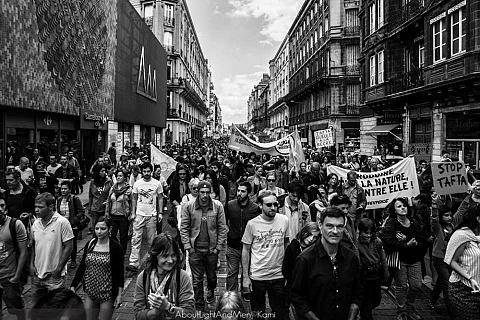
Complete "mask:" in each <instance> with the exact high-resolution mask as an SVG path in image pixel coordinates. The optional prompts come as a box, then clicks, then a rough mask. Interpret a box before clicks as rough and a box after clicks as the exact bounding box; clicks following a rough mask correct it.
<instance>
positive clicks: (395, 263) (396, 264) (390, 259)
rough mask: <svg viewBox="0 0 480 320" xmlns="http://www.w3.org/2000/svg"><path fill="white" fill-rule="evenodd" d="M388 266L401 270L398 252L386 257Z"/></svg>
mask: <svg viewBox="0 0 480 320" xmlns="http://www.w3.org/2000/svg"><path fill="white" fill-rule="evenodd" d="M386 260H387V266H388V267H389V268H395V269H400V255H399V253H398V251H393V252H391V253H389V254H387V255H386Z"/></svg>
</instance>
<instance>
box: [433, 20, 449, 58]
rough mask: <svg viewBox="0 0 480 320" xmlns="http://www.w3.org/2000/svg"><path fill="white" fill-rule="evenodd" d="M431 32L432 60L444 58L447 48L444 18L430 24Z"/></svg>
mask: <svg viewBox="0 0 480 320" xmlns="http://www.w3.org/2000/svg"><path fill="white" fill-rule="evenodd" d="M432 33H433V62H437V61H440V60H443V59H445V57H446V52H445V50H446V48H447V30H446V28H445V19H440V20H438V21H436V22H434V23H433V24H432Z"/></svg>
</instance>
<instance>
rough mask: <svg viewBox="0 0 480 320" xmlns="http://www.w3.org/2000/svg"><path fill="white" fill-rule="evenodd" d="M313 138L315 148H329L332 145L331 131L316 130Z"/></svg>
mask: <svg viewBox="0 0 480 320" xmlns="http://www.w3.org/2000/svg"><path fill="white" fill-rule="evenodd" d="M313 135H314V136H315V146H316V147H317V148H324V147H331V146H333V145H334V143H333V130H332V129H326V130H318V131H315V132H314V133H313Z"/></svg>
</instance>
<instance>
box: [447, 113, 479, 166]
mask: <svg viewBox="0 0 480 320" xmlns="http://www.w3.org/2000/svg"><path fill="white" fill-rule="evenodd" d="M444 117H445V118H446V119H445V150H446V151H448V152H450V156H451V157H452V158H454V159H459V160H461V161H464V162H465V163H468V164H470V166H472V168H474V169H476V170H478V169H479V168H480V110H476V111H474V110H472V111H464V112H453V113H446V114H444Z"/></svg>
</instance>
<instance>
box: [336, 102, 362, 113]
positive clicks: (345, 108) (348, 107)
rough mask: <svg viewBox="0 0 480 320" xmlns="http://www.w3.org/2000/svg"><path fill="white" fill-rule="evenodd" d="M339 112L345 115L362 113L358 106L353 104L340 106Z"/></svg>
mask: <svg viewBox="0 0 480 320" xmlns="http://www.w3.org/2000/svg"><path fill="white" fill-rule="evenodd" d="M338 113H339V114H340V115H345V116H358V115H359V114H360V113H359V111H358V106H352V105H342V106H338Z"/></svg>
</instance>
